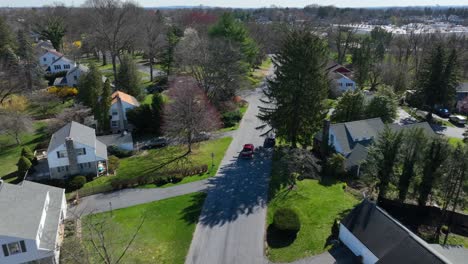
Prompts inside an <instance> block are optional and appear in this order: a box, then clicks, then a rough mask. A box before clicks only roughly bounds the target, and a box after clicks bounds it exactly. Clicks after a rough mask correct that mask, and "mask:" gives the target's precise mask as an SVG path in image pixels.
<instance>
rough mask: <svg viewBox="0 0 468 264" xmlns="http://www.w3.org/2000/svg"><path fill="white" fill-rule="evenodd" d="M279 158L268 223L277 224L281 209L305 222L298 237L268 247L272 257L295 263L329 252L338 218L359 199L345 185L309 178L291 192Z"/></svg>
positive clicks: (271, 187)
mask: <svg viewBox="0 0 468 264" xmlns="http://www.w3.org/2000/svg"><path fill="white" fill-rule="evenodd" d="M278 163H279V162H278V161H277V159H275V160H274V164H273V169H272V178H271V182H270V196H271V200H270V202H269V205H268V216H267V224H268V225H270V224H271V223H272V222H273V214H274V212H275V210H276V209H278V208H284V207H286V208H292V209H293V210H295V211H296V212H297V214H298V215H299V218H300V221H301V230H300V231H299V233H298V234H297V238H296V239H295V240H294V242H292V243H291V244H289V245H285V246H283V247H276V248H272V247H268V253H267V255H268V258H269V259H270V260H271V261H273V262H291V261H293V260H297V259H301V258H304V257H307V256H313V255H317V254H320V253H322V252H324V251H325V250H328V249H329V246H327V245H326V241H327V238H328V237H329V236H330V234H331V228H332V225H333V222H334V220H335V219H336V218H341V217H343V216H344V215H345V214H346V212H347V211H348V210H350V209H351V208H353V207H354V206H355V205H356V204H357V203H358V200H356V198H354V196H352V195H351V194H350V193H348V192H345V191H344V190H343V185H344V184H343V183H336V184H333V185H329V186H325V185H321V184H320V183H319V182H318V181H317V180H310V179H305V180H302V181H298V182H297V188H296V189H294V190H292V191H288V189H287V186H286V185H282V184H281V182H282V180H284V177H285V175H280V173H279V172H280V171H281V169H280V168H279V167H278V166H281V165H280V164H278Z"/></svg>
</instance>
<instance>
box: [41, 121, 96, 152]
mask: <svg viewBox="0 0 468 264" xmlns="http://www.w3.org/2000/svg"><path fill="white" fill-rule="evenodd" d="M66 138H72V139H73V141H74V142H77V143H81V144H83V145H86V146H90V147H93V148H95V146H96V134H95V131H94V129H93V128H90V127H87V126H85V125H82V124H80V123H77V122H75V121H72V122H70V123H68V124H66V125H65V126H63V127H62V128H60V129H59V130H57V131H56V132H55V133H54V134H52V136H51V138H50V143H49V147H48V149H47V152H51V151H53V150H54V149H56V148H57V147H59V146H60V145H62V144H64V143H65V139H66Z"/></svg>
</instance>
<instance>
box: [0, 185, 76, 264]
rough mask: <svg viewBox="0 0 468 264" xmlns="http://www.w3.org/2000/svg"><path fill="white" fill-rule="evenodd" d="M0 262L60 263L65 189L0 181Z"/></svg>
mask: <svg viewBox="0 0 468 264" xmlns="http://www.w3.org/2000/svg"><path fill="white" fill-rule="evenodd" d="M0 212H1V213H0V247H1V249H0V263H2V264H18V263H41V264H55V263H59V257H60V246H61V244H62V240H63V232H64V225H63V220H64V219H65V217H66V213H67V203H66V199H65V190H64V189H61V188H56V187H52V186H48V185H43V184H39V183H35V182H30V181H23V182H22V183H20V184H18V185H16V184H9V183H4V182H2V181H1V180H0Z"/></svg>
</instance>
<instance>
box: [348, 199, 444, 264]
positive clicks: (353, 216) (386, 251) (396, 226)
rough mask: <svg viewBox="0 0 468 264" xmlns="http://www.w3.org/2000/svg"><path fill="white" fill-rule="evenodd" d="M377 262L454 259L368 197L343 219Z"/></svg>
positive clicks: (423, 261) (436, 261)
mask: <svg viewBox="0 0 468 264" xmlns="http://www.w3.org/2000/svg"><path fill="white" fill-rule="evenodd" d="M341 224H343V225H344V226H345V227H346V228H347V229H348V230H349V231H350V232H351V233H352V234H353V235H354V236H355V237H356V238H357V239H359V241H361V242H362V243H363V244H364V245H365V246H366V247H367V248H368V249H369V250H370V251H371V252H372V253H373V254H374V255H375V256H376V257H377V258H378V259H379V261H378V262H377V263H450V262H449V261H448V260H447V259H446V258H444V257H443V256H442V255H441V254H439V253H437V252H436V251H435V250H432V249H431V248H430V246H429V245H428V244H427V243H426V242H424V241H423V240H422V239H420V238H419V237H417V236H416V235H415V234H413V233H412V232H411V231H410V230H408V229H407V228H405V227H404V226H403V225H402V224H400V223H399V222H398V221H397V220H395V219H393V218H392V217H391V216H390V215H388V214H387V213H386V212H384V211H383V210H382V209H381V208H379V207H378V206H376V205H375V204H374V203H372V202H369V201H367V200H364V201H363V202H362V203H361V204H359V205H358V206H356V207H355V208H354V209H353V210H352V211H351V213H349V214H348V215H347V216H346V217H345V219H343V221H342V222H341Z"/></svg>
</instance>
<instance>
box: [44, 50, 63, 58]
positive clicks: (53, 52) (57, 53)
mask: <svg viewBox="0 0 468 264" xmlns="http://www.w3.org/2000/svg"><path fill="white" fill-rule="evenodd" d="M45 53H52V54H54V55H55V56H58V57H62V56H63V54H62V53H60V52H58V51H56V50H55V49H49V50H47V51H46V52H45Z"/></svg>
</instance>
